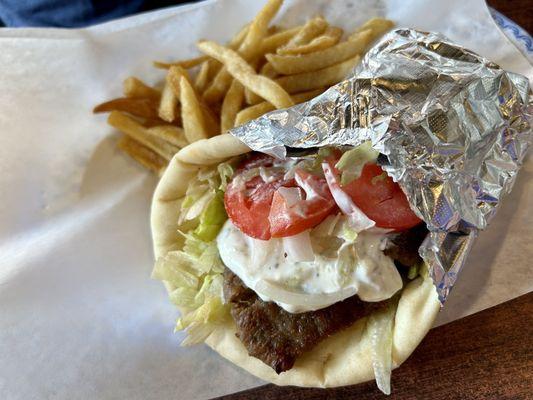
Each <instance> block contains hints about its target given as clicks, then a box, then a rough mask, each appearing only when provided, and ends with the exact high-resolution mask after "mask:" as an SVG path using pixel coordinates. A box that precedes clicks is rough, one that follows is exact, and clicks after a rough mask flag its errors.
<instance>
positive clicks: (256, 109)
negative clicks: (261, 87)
mask: <svg viewBox="0 0 533 400" xmlns="http://www.w3.org/2000/svg"><path fill="white" fill-rule="evenodd" d="M323 91H324V89H315V90H310V91H308V92H303V93H298V94H295V95H294V96H291V98H292V100H293V101H294V104H300V103H302V102H304V101H307V100H311V99H312V98H314V97H316V96H318V95H319V94H321V93H322V92H323ZM274 110H275V108H274V106H273V105H272V104H270V103H269V102H268V101H263V102H261V103H259V104H255V105H253V106H250V107H247V108H245V109H243V110H241V111H239V113H238V114H237V116H236V117H235V126H239V125H242V124H244V123H245V122H248V121H250V120H252V119H256V118H259V117H260V116H261V115H263V114H266V113H267V112H270V111H274Z"/></svg>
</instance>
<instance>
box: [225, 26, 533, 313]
mask: <svg viewBox="0 0 533 400" xmlns="http://www.w3.org/2000/svg"><path fill="white" fill-rule="evenodd" d="M529 95H530V89H529V81H528V80H527V78H525V77H523V76H521V75H517V74H513V73H510V72H507V71H504V70H502V69H501V68H500V67H499V66H498V65H496V64H494V63H492V62H490V61H488V60H486V59H484V58H483V57H481V56H479V55H477V54H476V53H474V52H472V51H469V50H467V49H465V48H463V47H461V46H459V45H457V44H454V43H452V42H450V41H449V40H448V39H447V38H446V37H444V36H442V35H440V34H436V33H429V32H420V31H416V30H412V29H398V30H395V31H392V32H390V33H389V34H388V35H386V36H385V37H384V38H383V39H382V40H381V41H379V42H378V43H377V44H376V45H375V46H374V47H373V48H372V49H371V50H370V51H369V52H368V53H367V54H366V56H365V57H364V58H363V60H362V61H361V63H360V64H359V65H358V66H357V67H356V68H355V70H354V73H353V75H352V76H351V77H350V78H349V79H347V80H345V81H343V82H341V83H339V84H337V85H335V86H333V87H331V88H330V89H328V90H327V91H326V92H324V93H323V94H322V95H320V96H318V97H316V98H315V99H312V100H310V101H308V102H306V103H303V104H300V105H297V106H294V107H291V108H289V109H286V110H277V111H274V112H271V113H269V114H266V115H265V116H263V117H261V118H258V119H256V120H253V121H250V122H249V123H247V124H245V125H243V126H240V127H237V128H235V129H233V130H232V131H231V133H232V134H233V135H234V136H236V137H237V138H239V139H240V140H242V141H243V142H244V143H246V144H247V145H248V146H249V147H250V148H252V149H253V150H256V151H261V152H264V153H268V154H271V155H273V156H276V157H280V158H283V157H285V156H286V154H287V151H289V152H290V151H291V150H292V149H298V148H315V147H322V146H340V145H351V146H357V145H359V144H361V143H362V142H364V141H367V140H370V141H371V143H372V146H373V147H374V148H375V149H376V150H378V151H379V152H380V153H382V154H384V155H386V160H385V162H384V163H383V164H384V165H383V168H384V169H385V170H386V172H387V173H388V174H389V175H390V176H391V177H392V178H393V179H394V180H395V181H396V182H398V183H399V184H400V186H401V187H402V189H403V190H404V192H405V193H406V195H407V198H408V199H409V202H410V205H411V207H412V209H413V210H414V211H415V213H416V214H417V215H418V216H419V217H421V218H422V219H423V220H424V221H425V222H426V224H427V226H428V229H429V231H430V234H429V235H428V237H427V238H426V240H425V241H424V243H423V244H422V246H421V248H420V250H419V252H420V254H421V256H422V257H423V258H424V260H425V261H426V262H427V264H428V266H429V272H430V274H431V276H432V278H433V281H434V283H435V286H436V288H437V292H438V295H439V299H440V301H441V302H442V303H443V302H444V301H445V299H446V297H447V296H448V294H449V292H450V289H451V288H452V287H453V285H454V283H455V280H456V278H457V274H458V273H459V271H460V269H461V267H462V266H463V265H464V262H465V259H466V257H467V255H468V253H469V251H470V249H471V247H472V244H473V242H474V240H475V238H476V236H477V234H478V231H479V230H482V229H485V228H486V227H487V224H488V223H489V222H490V220H491V219H492V218H493V216H494V214H495V212H496V210H497V208H498V205H499V203H500V200H501V198H502V196H503V195H504V194H506V193H508V192H509V191H510V190H511V188H512V186H513V183H514V180H515V177H516V174H517V172H518V170H519V168H520V166H521V164H522V161H523V159H524V156H525V154H526V151H527V148H528V145H529V142H530V139H531V122H532V118H531V114H532V111H533V107H532V106H531V104H530V100H529V98H530V96H529Z"/></svg>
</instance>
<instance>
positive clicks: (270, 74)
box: [244, 62, 278, 104]
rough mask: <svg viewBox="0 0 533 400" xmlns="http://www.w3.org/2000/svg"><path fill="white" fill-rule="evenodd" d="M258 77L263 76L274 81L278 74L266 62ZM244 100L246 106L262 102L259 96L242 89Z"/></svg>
mask: <svg viewBox="0 0 533 400" xmlns="http://www.w3.org/2000/svg"><path fill="white" fill-rule="evenodd" d="M259 75H264V76H266V77H267V78H270V79H274V78H276V77H277V76H278V73H277V72H276V70H275V69H274V67H272V64H270V63H269V62H267V63H265V64H264V65H263V66H262V67H261V70H260V71H259ZM244 98H245V99H246V103H247V104H258V103H261V102H262V101H264V99H263V98H262V97H261V96H258V95H257V94H255V93H254V92H252V91H251V90H250V89H248V88H245V89H244Z"/></svg>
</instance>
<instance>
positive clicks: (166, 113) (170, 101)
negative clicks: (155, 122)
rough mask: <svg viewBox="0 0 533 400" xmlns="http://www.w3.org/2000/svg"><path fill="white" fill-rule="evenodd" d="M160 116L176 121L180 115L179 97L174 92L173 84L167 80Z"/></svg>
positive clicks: (163, 118) (164, 119)
mask: <svg viewBox="0 0 533 400" xmlns="http://www.w3.org/2000/svg"><path fill="white" fill-rule="evenodd" d="M158 114H159V118H161V119H162V120H163V121H166V122H174V121H175V120H176V118H177V116H178V98H177V97H176V95H175V94H174V91H173V89H172V85H171V84H170V83H168V82H165V86H164V88H163V93H162V94H161V101H160V103H159V110H158Z"/></svg>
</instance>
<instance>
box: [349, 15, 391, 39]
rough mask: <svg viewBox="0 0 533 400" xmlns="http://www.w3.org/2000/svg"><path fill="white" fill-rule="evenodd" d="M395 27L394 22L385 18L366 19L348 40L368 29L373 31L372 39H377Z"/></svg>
mask: <svg viewBox="0 0 533 400" xmlns="http://www.w3.org/2000/svg"><path fill="white" fill-rule="evenodd" d="M393 27H394V22H392V21H391V20H388V19H385V18H377V17H376V18H372V19H370V20H368V21H366V22H365V23H364V24H363V25H361V26H360V27H359V28H357V29H356V30H355V32H354V33H352V34H351V35H350V36H349V37H348V40H353V38H354V37H357V34H358V33H360V32H363V31H365V30H367V29H370V30H371V31H372V39H371V41H373V40H375V39H377V38H378V37H380V36H381V35H383V34H384V33H385V32H388V31H390V30H391V29H392V28H393Z"/></svg>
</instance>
